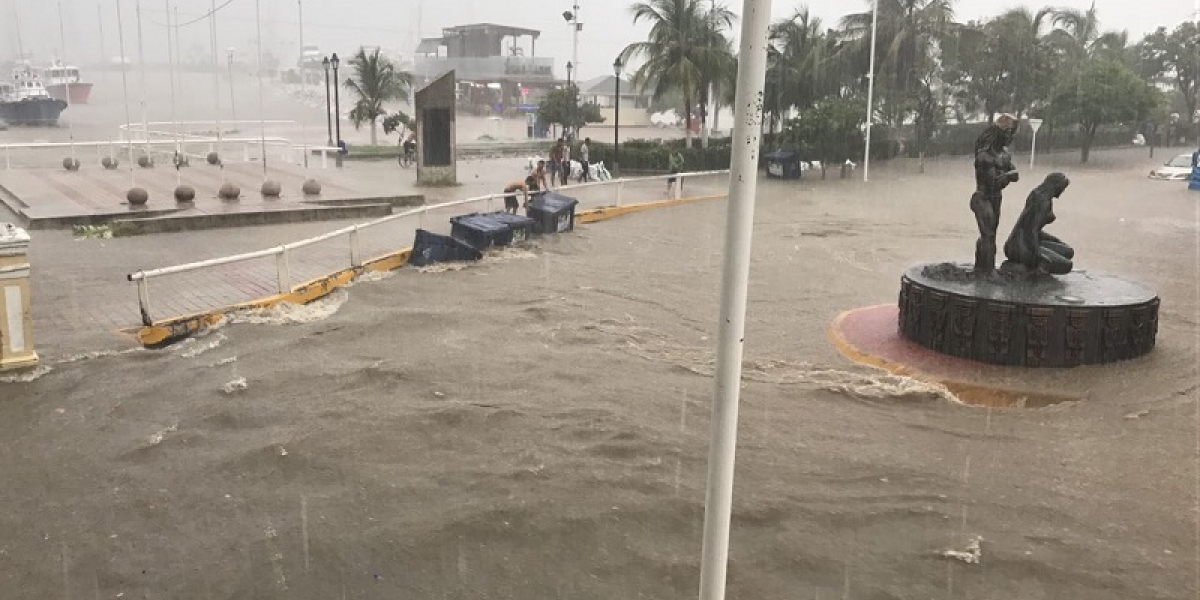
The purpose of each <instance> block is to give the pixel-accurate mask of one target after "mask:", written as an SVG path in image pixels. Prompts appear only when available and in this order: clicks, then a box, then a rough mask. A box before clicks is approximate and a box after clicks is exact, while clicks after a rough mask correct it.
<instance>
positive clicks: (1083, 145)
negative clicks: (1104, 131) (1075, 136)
mask: <svg viewBox="0 0 1200 600" xmlns="http://www.w3.org/2000/svg"><path fill="white" fill-rule="evenodd" d="M1095 137H1096V126H1095V125H1085V126H1084V127H1083V139H1081V140H1080V141H1079V162H1080V163H1086V162H1087V161H1088V158H1089V157H1091V155H1092V141H1093V140H1094V139H1095Z"/></svg>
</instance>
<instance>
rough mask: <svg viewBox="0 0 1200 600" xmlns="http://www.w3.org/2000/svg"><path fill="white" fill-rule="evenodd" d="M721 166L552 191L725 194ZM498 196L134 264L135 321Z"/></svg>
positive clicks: (206, 302)
mask: <svg viewBox="0 0 1200 600" xmlns="http://www.w3.org/2000/svg"><path fill="white" fill-rule="evenodd" d="M728 173H729V171H705V172H696V173H680V174H678V175H673V176H669V175H662V176H653V177H639V178H631V179H614V180H610V181H603V182H593V183H584V184H579V185H570V186H564V187H561V188H558V189H556V190H555V191H561V192H562V193H564V194H567V195H569V196H572V197H574V198H576V199H577V200H579V206H578V207H577V210H578V209H588V208H599V207H604V206H626V205H629V204H638V203H643V202H651V201H654V200H665V199H667V198H668V196H667V184H666V181H667V179H668V178H669V177H676V178H678V179H679V183H678V184H677V185H676V187H675V188H674V189H675V197H680V195H681V191H682V196H686V197H697V196H709V195H720V194H724V193H725V192H726V179H725V176H726V175H728ZM518 194H519V192H518ZM505 195H506V194H490V195H487V196H480V197H476V198H467V199H465V200H456V201H453V202H447V203H443V204H435V205H431V206H422V207H420V208H416V209H412V210H408V211H405V212H402V213H398V214H394V215H389V216H386V217H382V218H379V219H375V220H373V221H367V222H365V223H358V224H355V225H351V226H349V227H343V228H341V229H338V230H336V231H331V232H329V233H326V234H323V235H319V236H316V237H311V238H308V239H304V240H299V241H296V242H292V243H289V244H284V245H281V246H276V247H274V248H268V249H265V250H259V251H257V252H248V253H245V254H237V255H234V256H225V257H221V258H214V259H211V260H203V261H198V262H193V263H187V264H182V265H175V266H170V267H163V268H159V269H150V270H143V271H137V272H135V273H131V274H129V275H128V276H127V277H128V280H129V281H132V282H135V283H136V284H137V294H138V304H139V308H140V313H141V320H142V323H143V324H145V325H152V324H153V323H154V322H155V320H156V318H157V320H161V319H170V318H175V317H179V316H184V315H189V314H200V313H208V312H211V311H214V310H219V309H222V308H225V307H229V306H232V305H236V304H239V303H243V302H248V301H252V300H255V299H259V298H264V297H268V296H273V295H275V294H286V293H289V292H292V291H293V290H294V287H295V286H296V285H297V284H300V283H304V282H307V281H312V280H314V279H318V278H321V277H325V276H329V275H332V274H334V273H337V272H340V271H343V270H345V269H348V268H359V267H362V266H363V264H364V263H366V262H368V261H370V260H372V259H375V258H378V257H381V256H384V255H386V254H388V253H391V252H396V251H398V250H400V249H403V248H406V247H408V246H410V245H411V242H412V239H413V237H414V236H415V234H416V230H417V229H418V228H420V229H426V230H428V231H431V232H434V233H441V234H448V233H449V231H450V222H449V221H450V218H451V217H454V216H458V215H464V214H470V213H476V212H491V211H495V210H500V209H502V208H503V206H504V196H505ZM167 278H169V279H170V282H169V283H165V284H164V285H162V286H156V287H155V293H154V295H153V300H154V301H155V302H154V304H152V295H151V289H150V282H151V280H163V279H167ZM160 290H161V291H160Z"/></svg>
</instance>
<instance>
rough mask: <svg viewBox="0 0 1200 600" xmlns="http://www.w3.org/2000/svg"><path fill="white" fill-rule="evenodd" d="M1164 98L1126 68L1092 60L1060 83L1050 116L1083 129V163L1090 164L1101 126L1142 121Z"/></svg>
mask: <svg viewBox="0 0 1200 600" xmlns="http://www.w3.org/2000/svg"><path fill="white" fill-rule="evenodd" d="M1160 97H1161V95H1160V94H1159V93H1158V91H1157V90H1156V89H1155V88H1154V86H1152V85H1150V84H1149V83H1147V82H1146V81H1145V80H1144V79H1142V78H1141V77H1138V75H1137V74H1136V73H1134V72H1133V71H1132V70H1130V69H1129V68H1128V67H1126V66H1125V65H1123V64H1121V63H1119V62H1117V61H1114V60H1103V59H1096V60H1089V61H1088V62H1086V63H1084V65H1083V68H1081V69H1079V70H1077V71H1074V72H1073V73H1072V74H1071V75H1070V76H1069V77H1067V78H1066V79H1065V80H1063V81H1062V82H1061V83H1060V85H1059V86H1058V88H1057V89H1056V90H1055V93H1054V97H1053V100H1051V103H1050V111H1049V113H1050V115H1052V117H1053V118H1054V120H1055V121H1057V122H1059V123H1063V124H1068V123H1075V124H1077V125H1078V126H1079V131H1080V133H1081V134H1082V141H1081V143H1080V148H1079V151H1080V161H1081V162H1085V163H1086V162H1087V161H1088V156H1089V154H1090V153H1091V148H1092V140H1093V139H1094V138H1095V136H1096V130H1097V129H1099V127H1100V126H1101V125H1106V124H1115V123H1131V122H1138V121H1141V120H1142V119H1144V118H1145V117H1146V116H1147V115H1148V114H1149V113H1150V112H1151V111H1152V110H1153V109H1154V108H1155V106H1156V105H1157V104H1158V102H1159V98H1160Z"/></svg>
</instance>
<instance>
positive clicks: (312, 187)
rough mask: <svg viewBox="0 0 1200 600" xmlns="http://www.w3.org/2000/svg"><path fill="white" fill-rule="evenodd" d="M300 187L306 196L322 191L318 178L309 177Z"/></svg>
mask: <svg viewBox="0 0 1200 600" xmlns="http://www.w3.org/2000/svg"><path fill="white" fill-rule="evenodd" d="M300 189H301V190H303V191H304V194H305V195H306V196H316V195H317V194H320V193H321V182H319V181H317V180H316V179H309V180H308V181H305V182H304V185H302V186H300Z"/></svg>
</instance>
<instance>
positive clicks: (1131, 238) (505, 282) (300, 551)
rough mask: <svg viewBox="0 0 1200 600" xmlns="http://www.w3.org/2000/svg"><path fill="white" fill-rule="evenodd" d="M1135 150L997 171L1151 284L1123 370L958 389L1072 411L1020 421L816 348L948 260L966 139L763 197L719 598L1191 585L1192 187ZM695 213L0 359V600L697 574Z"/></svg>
mask: <svg viewBox="0 0 1200 600" xmlns="http://www.w3.org/2000/svg"><path fill="white" fill-rule="evenodd" d="M1040 160H1041V159H1040ZM1162 160H1165V158H1160V159H1156V160H1153V161H1151V160H1147V159H1146V157H1145V154H1144V151H1136V153H1134V152H1133V151H1111V152H1102V153H1098V154H1097V155H1096V156H1094V157H1093V161H1094V162H1093V164H1092V165H1090V166H1088V167H1086V168H1080V167H1079V166H1078V165H1077V164H1076V161H1077V156H1075V155H1066V154H1064V155H1054V156H1048V157H1047V158H1046V159H1045V160H1044V161H1043V162H1042V163H1041V165H1039V168H1038V170H1037V171H1034V172H1032V173H1029V174H1028V176H1026V177H1023V178H1022V180H1021V182H1020V183H1019V184H1014V185H1013V186H1012V187H1011V188H1009V191H1008V193H1007V194H1006V198H1005V204H1004V211H1005V212H1004V214H1003V215H1002V218H1001V229H1002V230H1003V231H1004V232H1005V233H1007V231H1008V230H1009V229H1010V228H1011V226H1012V222H1013V220H1014V219H1015V218H1016V215H1017V213H1018V212H1019V208H1018V207H1019V206H1021V204H1023V201H1024V194H1025V193H1028V191H1029V190H1030V189H1032V187H1033V186H1034V185H1036V183H1038V181H1040V179H1041V178H1042V177H1043V176H1044V175H1045V174H1046V172H1048V171H1047V169H1048V168H1049V166H1050V164H1051V163H1053V162H1059V163H1061V164H1062V165H1063V168H1064V169H1065V170H1066V172H1067V173H1068V174H1069V175H1070V176H1071V178H1072V186H1071V188H1070V190H1069V191H1068V192H1067V194H1066V195H1065V196H1064V197H1063V198H1062V199H1061V200H1060V201H1059V202H1058V203H1057V207H1056V213H1057V214H1058V221H1057V222H1056V223H1055V224H1054V225H1053V226H1052V228H1053V230H1054V233H1055V234H1056V235H1059V236H1060V237H1062V238H1063V239H1064V240H1067V241H1068V242H1069V243H1071V244H1072V245H1073V246H1074V247H1075V248H1076V249H1077V251H1078V256H1077V259H1076V264H1077V265H1078V266H1079V267H1080V268H1084V269H1089V270H1099V271H1105V272H1108V273H1112V274H1116V275H1120V276H1124V277H1128V278H1131V279H1134V280H1137V281H1140V282H1142V283H1144V284H1146V285H1148V286H1150V287H1152V288H1154V289H1155V290H1157V291H1158V293H1159V294H1160V296H1161V298H1162V309H1161V322H1160V325H1159V334H1158V346H1157V348H1156V349H1155V350H1154V352H1153V353H1151V354H1150V355H1149V356H1148V357H1146V358H1144V359H1140V360H1135V361H1130V362H1126V363H1121V364H1116V365H1109V366H1104V367H1084V368H1077V369H1069V370H1024V369H1011V370H1006V371H1003V375H1002V376H1001V377H999V379H1000V380H998V381H992V380H989V381H986V382H984V381H981V382H980V383H987V384H991V385H1000V384H1005V383H1012V382H1013V381H1020V382H1022V383H1023V384H1024V385H1025V386H1026V387H1033V388H1036V389H1043V390H1046V391H1047V392H1054V393H1059V394H1065V395H1070V396H1074V397H1078V398H1081V400H1079V401H1077V402H1067V403H1063V404H1058V405H1055V406H1051V407H1047V408H1040V409H1027V410H1021V409H1009V410H986V409H981V408H975V407H967V406H962V405H960V404H958V403H956V402H955V399H954V398H953V397H952V396H949V395H948V394H947V393H946V392H945V391H944V390H942V389H941V388H938V387H936V386H931V385H927V384H923V383H920V382H916V381H912V380H908V379H904V378H899V377H894V376H890V375H886V374H883V373H882V372H879V371H875V370H872V369H868V368H865V367H858V366H854V365H852V364H851V363H850V362H848V361H847V360H845V359H843V358H842V357H841V356H840V355H838V354H837V352H836V351H835V350H834V348H833V347H832V345H831V344H830V343H829V342H828V341H827V340H826V337H825V332H826V328H827V327H828V325H829V323H830V321H831V320H832V319H833V318H834V317H835V316H836V315H837V314H838V313H840V312H841V311H844V310H847V309H851V308H857V307H861V306H868V305H874V304H886V303H893V302H895V300H896V292H897V290H898V287H899V278H900V274H901V273H902V272H903V270H904V269H905V268H906V267H907V266H909V265H910V264H913V263H917V262H925V261H935V260H955V259H960V260H961V259H968V258H969V257H970V255H971V254H972V252H973V249H974V238H975V233H974V223H973V221H972V217H971V214H970V212H969V211H968V209H967V198H968V197H969V195H970V192H971V189H972V181H971V175H970V166H969V163H968V162H967V161H966V160H965V159H952V160H946V161H942V162H937V163H932V164H931V166H930V167H929V169H928V171H927V172H926V173H925V174H917V173H916V169H915V167H913V166H912V165H904V164H900V163H897V164H893V165H886V166H881V167H880V168H879V169H878V170H873V171H872V173H873V175H874V178H873V181H872V182H871V183H870V184H862V183H861V182H853V181H838V180H834V179H831V180H828V181H824V182H821V181H803V182H799V183H791V182H789V183H780V182H775V181H764V182H763V183H762V184H761V185H760V198H759V203H758V212H757V218H756V228H755V242H754V244H755V246H754V255H753V265H752V272H751V282H750V284H751V288H750V308H749V314H748V321H747V323H748V326H747V338H746V343H747V352H746V373H745V378H744V389H743V393H742V405H741V417H740V439H739V444H740V445H739V455H738V464H737V475H736V489H735V495H734V506H733V515H734V517H733V534H732V535H733V537H732V548H731V564H730V571H729V575H730V579H729V593H730V596H731V597H733V598H785V597H786V598H931V597H937V598H943V597H945V598H975V599H987V598H995V599H1002V598H1003V599H1008V598H1028V599H1033V598H1047V599H1051V598H1052V599H1067V598H1079V599H1084V598H1086V599H1089V600H1093V599H1112V600H1118V599H1120V600H1127V599H1130V598H1139V599H1184V598H1194V597H1195V596H1196V594H1197V593H1198V592H1200V589H1197V587H1196V586H1197V583H1196V582H1197V572H1196V568H1197V567H1196V565H1197V561H1196V555H1197V552H1198V551H1200V550H1198V549H1200V546H1198V541H1200V540H1198V538H1197V528H1196V523H1197V520H1196V519H1197V516H1196V506H1197V502H1198V501H1200V497H1198V496H1197V491H1196V490H1197V488H1196V486H1197V481H1198V479H1197V474H1198V472H1200V471H1198V468H1200V462H1197V461H1198V456H1197V441H1196V440H1197V435H1198V432H1200V429H1198V427H1200V420H1198V419H1200V404H1198V400H1197V393H1198V391H1197V381H1198V380H1200V372H1198V371H1197V365H1198V364H1200V363H1198V359H1200V355H1198V353H1197V341H1198V339H1200V338H1198V334H1200V319H1198V317H1197V315H1198V311H1200V303H1198V301H1197V281H1200V279H1198V275H1200V273H1198V271H1197V269H1198V264H1200V263H1198V261H1197V257H1198V254H1197V252H1198V247H1197V235H1198V230H1197V223H1198V221H1197V217H1196V211H1197V206H1198V204H1197V202H1198V199H1200V195H1197V194H1195V193H1189V192H1188V191H1187V189H1186V186H1184V185H1181V184H1178V183H1166V182H1155V181H1148V180H1147V179H1146V178H1145V173H1146V171H1147V170H1148V169H1149V168H1150V166H1151V165H1154V164H1157V163H1161V162H1162ZM1042 165H1046V166H1042ZM831 174H832V173H831ZM724 209H725V205H724V202H723V201H719V200H717V201H709V202H703V203H698V204H693V205H686V206H679V207H674V208H667V209H662V210H656V211H650V212H645V213H641V214H638V215H632V216H629V217H624V218H621V219H618V220H613V221H609V222H604V223H599V224H595V225H588V226H580V227H579V228H577V230H576V231H575V232H574V233H571V234H565V235H562V236H557V237H547V238H541V239H540V240H538V241H537V242H535V243H533V244H532V245H531V246H529V247H527V248H522V249H512V250H507V251H504V252H501V253H497V254H494V255H492V256H489V257H488V258H486V259H485V260H484V261H482V262H480V263H478V264H472V265H469V266H465V267H463V268H439V269H426V270H424V271H418V270H416V269H412V268H405V269H402V270H401V271H399V272H397V273H395V274H394V275H392V276H383V277H379V276H376V277H373V278H372V279H374V280H372V281H360V282H358V283H357V284H355V285H354V286H353V287H351V288H349V289H347V290H345V291H343V292H338V293H336V294H334V295H333V296H331V297H330V298H328V299H326V300H322V301H320V302H318V303H317V304H314V305H310V306H308V307H293V308H285V309H277V310H275V311H273V312H267V313H260V314H251V315H240V316H238V317H236V318H235V319H233V321H235V322H232V323H229V324H226V325H224V326H223V327H221V328H219V329H217V330H214V331H211V332H209V333H208V334H207V335H206V336H204V337H201V338H197V339H194V340H190V341H188V342H185V343H184V344H181V345H177V346H174V347H171V348H169V349H166V350H161V351H144V350H136V351H131V352H126V353H122V354H116V355H106V356H88V355H86V354H85V353H86V352H87V351H88V349H82V348H81V349H80V352H81V353H84V354H81V355H79V356H75V357H64V356H58V357H54V358H53V359H52V360H47V363H48V364H50V365H51V367H52V369H51V370H50V371H49V372H48V373H45V374H44V375H42V376H40V377H38V378H36V379H33V380H32V381H24V382H22V381H12V380H5V382H4V383H0V397H2V398H3V399H2V400H0V478H2V480H3V481H4V482H5V485H3V486H2V487H0V504H2V505H3V506H5V510H4V511H3V512H0V589H2V590H5V591H4V592H3V593H0V596H2V597H13V598H18V597H19V598H34V597H66V598H92V597H98V598H117V597H120V598H181V599H182V598H197V599H199V598H312V599H318V598H321V599H327V598H495V599H501V598H632V597H638V598H689V597H693V596H694V595H695V593H696V585H697V583H696V582H697V579H698V574H699V555H700V536H701V523H702V521H703V500H704V493H703V487H704V478H705V469H706V466H705V465H706V460H707V440H708V435H709V409H710V402H711V394H712V379H711V374H712V363H713V346H714V341H713V335H714V332H715V326H714V325H715V324H714V319H715V315H716V313H717V302H718V280H719V271H720V264H721V248H722V236H723V223H724V214H725V213H724ZM67 358H70V361H67V360H65V359H67ZM990 372H991V371H989V373H990ZM972 376H973V374H971V373H966V374H964V377H966V378H968V379H969V378H971V377H972ZM1006 378H1007V381H1005V379H1006Z"/></svg>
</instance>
